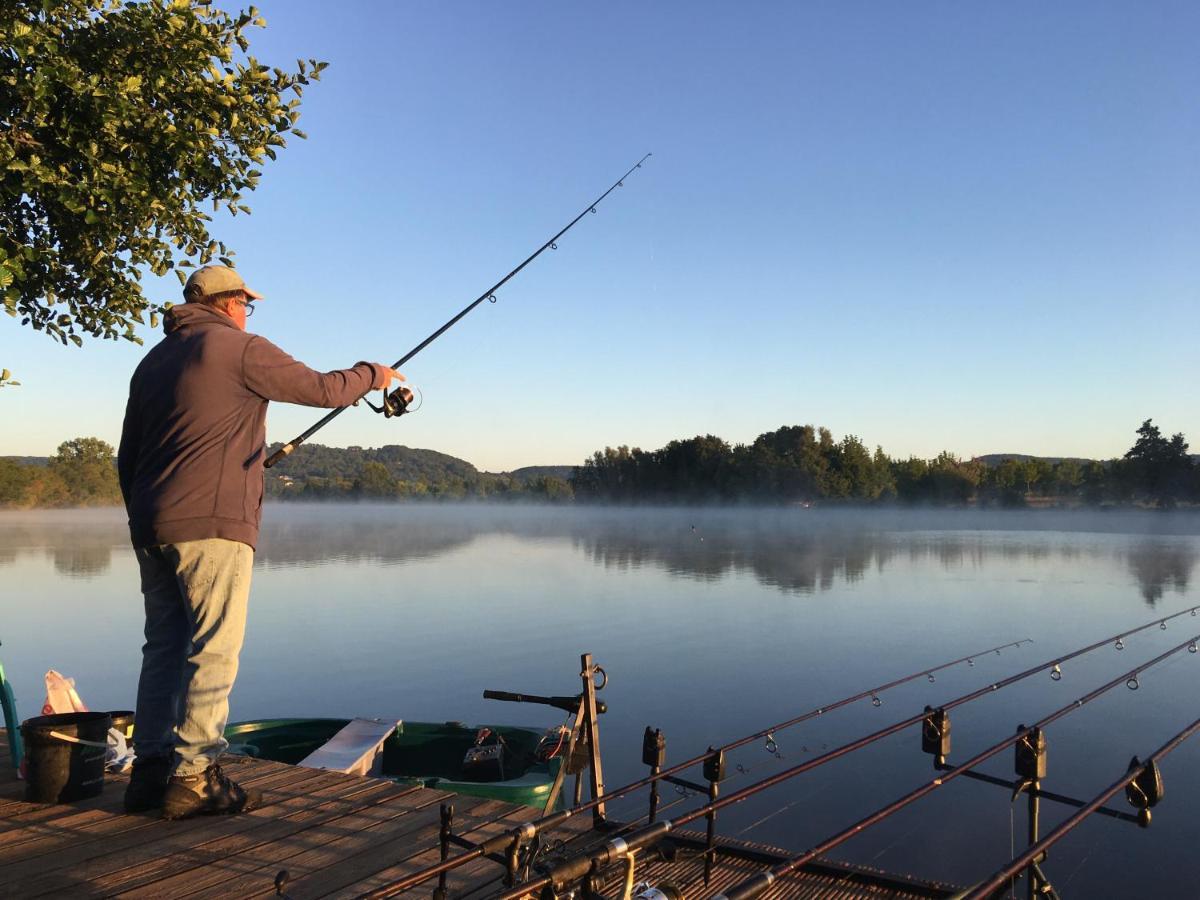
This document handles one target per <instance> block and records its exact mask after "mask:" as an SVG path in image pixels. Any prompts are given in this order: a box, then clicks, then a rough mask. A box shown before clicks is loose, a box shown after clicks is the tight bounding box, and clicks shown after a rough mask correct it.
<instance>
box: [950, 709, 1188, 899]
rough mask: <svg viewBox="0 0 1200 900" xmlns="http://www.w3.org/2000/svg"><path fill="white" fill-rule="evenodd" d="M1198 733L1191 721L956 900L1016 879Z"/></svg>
mask: <svg viewBox="0 0 1200 900" xmlns="http://www.w3.org/2000/svg"><path fill="white" fill-rule="evenodd" d="M1197 731H1200V719H1197V720H1196V721H1194V722H1193V723H1192V724H1191V725H1189V726H1188V727H1187V728H1185V729H1183V731H1181V732H1179V733H1178V734H1177V735H1175V736H1174V737H1173V738H1171V739H1170V740H1169V741H1167V742H1166V743H1165V744H1163V745H1162V746H1161V747H1159V748H1158V749H1157V750H1155V751H1154V752H1153V753H1152V754H1150V756H1149V757H1148V758H1147V760H1146V762H1145V763H1144V765H1143V766H1142V768H1139V769H1135V770H1133V771H1129V772H1126V773H1125V774H1124V775H1122V776H1121V777H1120V778H1118V779H1117V780H1116V781H1114V782H1113V783H1112V784H1110V785H1109V786H1108V787H1107V788H1105V789H1104V790H1103V791H1101V792H1100V793H1099V794H1097V795H1096V796H1095V797H1093V798H1092V800H1091V801H1090V802H1089V803H1088V804H1087V805H1086V806H1084V807H1083V808H1082V809H1081V810H1079V812H1077V813H1075V814H1074V815H1073V816H1070V817H1069V818H1067V819H1065V820H1064V821H1063V822H1062V823H1060V824H1059V825H1058V827H1057V828H1055V829H1054V830H1053V831H1051V832H1050V833H1049V834H1047V835H1046V836H1045V837H1044V838H1042V839H1041V840H1040V841H1038V842H1037V843H1035V844H1034V845H1033V846H1031V847H1029V848H1028V849H1027V850H1026V851H1025V852H1024V853H1022V854H1021V855H1020V856H1018V857H1017V858H1015V859H1013V860H1012V861H1011V862H1010V863H1009V864H1008V865H1006V866H1004V868H1002V869H999V870H997V871H996V872H995V873H993V874H992V875H991V876H990V877H989V878H988V879H987V880H986V881H982V882H980V883H979V884H977V885H975V887H973V888H971V889H970V890H968V891H967V892H965V893H963V894H960V895H959V897H958V898H956V900H983V898H986V897H988V896H990V894H991V893H992V892H993V891H995V890H996V889H997V888H1000V887H1003V886H1004V884H1005V883H1006V882H1007V881H1008V879H1010V878H1011V877H1013V876H1014V875H1016V874H1017V873H1018V872H1020V871H1021V870H1022V869H1024V868H1025V867H1026V866H1028V865H1029V864H1030V863H1031V862H1033V861H1035V860H1037V859H1038V857H1039V856H1040V855H1041V854H1043V853H1045V851H1046V850H1047V849H1048V848H1049V847H1052V846H1053V845H1054V844H1056V843H1058V842H1059V841H1060V840H1062V838H1063V837H1065V836H1066V835H1067V834H1068V833H1069V832H1070V831H1072V830H1073V829H1074V828H1075V827H1077V826H1078V825H1079V824H1080V823H1081V822H1082V821H1083V820H1084V819H1086V818H1087V817H1088V816H1090V815H1091V814H1092V813H1094V812H1096V810H1098V809H1099V808H1100V807H1101V806H1103V805H1104V804H1105V803H1107V802H1108V801H1109V800H1110V799H1112V798H1113V796H1115V795H1116V794H1117V793H1119V792H1120V791H1121V790H1122V789H1123V788H1125V787H1126V786H1127V785H1129V784H1130V783H1132V782H1133V781H1135V780H1136V779H1137V778H1138V777H1139V776H1140V775H1141V774H1142V773H1143V772H1144V771H1145V770H1146V768H1147V767H1149V766H1150V765H1151V764H1152V763H1157V762H1158V761H1159V760H1160V759H1162V758H1163V757H1164V756H1166V755H1167V754H1168V753H1170V752H1171V751H1172V750H1174V749H1175V748H1176V747H1178V746H1179V745H1180V744H1182V743H1183V742H1184V741H1186V740H1187V739H1188V738H1190V737H1191V736H1192V735H1194V734H1195V733H1196V732H1197Z"/></svg>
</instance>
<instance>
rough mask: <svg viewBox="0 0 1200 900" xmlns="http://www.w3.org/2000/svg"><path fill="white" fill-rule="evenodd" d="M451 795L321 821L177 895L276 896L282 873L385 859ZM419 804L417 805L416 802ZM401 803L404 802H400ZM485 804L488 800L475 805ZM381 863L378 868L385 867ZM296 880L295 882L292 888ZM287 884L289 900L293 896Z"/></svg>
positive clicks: (425, 794)
mask: <svg viewBox="0 0 1200 900" xmlns="http://www.w3.org/2000/svg"><path fill="white" fill-rule="evenodd" d="M449 796H451V795H448V794H446V793H445V792H443V791H431V790H425V791H421V792H420V793H419V794H415V795H413V796H412V797H405V798H394V799H393V800H389V801H385V802H383V803H380V804H377V805H375V806H372V807H369V808H364V809H359V810H354V811H352V812H350V813H349V814H347V815H345V816H342V817H340V818H338V819H335V820H332V821H329V822H326V823H323V824H322V825H321V826H320V827H317V828H313V829H309V830H306V831H303V832H300V833H298V834H295V835H292V836H290V837H288V838H285V839H283V840H280V841H277V842H275V843H273V844H272V845H271V846H270V847H263V848H259V849H257V850H255V851H253V852H250V853H242V854H239V855H238V856H236V857H233V858H231V859H229V860H228V861H227V862H228V863H229V865H226V866H224V867H223V872H222V873H219V874H223V880H221V881H219V882H218V883H216V884H210V885H206V886H204V887H203V889H200V890H193V889H192V888H193V885H187V886H186V888H181V889H180V890H179V891H178V892H173V896H175V897H180V896H186V897H190V898H193V900H199V898H201V897H228V896H235V897H252V896H256V895H259V894H263V895H267V896H269V895H270V894H272V893H273V891H274V888H273V882H274V878H275V875H276V873H277V872H278V871H279V870H280V869H287V870H288V872H289V873H290V874H291V875H292V876H293V878H298V877H302V876H303V875H305V874H307V873H311V872H314V871H318V870H320V869H322V868H325V867H328V866H334V865H337V864H338V863H339V862H341V861H343V859H344V858H345V857H347V856H352V855H354V854H357V853H361V852H363V851H364V850H368V849H370V848H373V847H374V848H377V849H378V850H379V852H380V853H381V855H383V854H386V853H388V852H389V849H390V848H389V847H388V846H385V845H386V844H389V843H400V844H401V845H402V846H405V845H408V844H409V843H411V840H412V838H411V835H412V833H413V832H416V831H420V830H421V829H422V828H425V827H427V826H428V825H429V823H431V822H436V821H437V820H438V816H439V813H438V810H439V806H440V804H441V803H442V802H445V801H446V800H447V799H448V797H449ZM414 798H415V799H416V800H419V801H420V803H419V805H415V804H414V802H413V800H414ZM399 800H402V801H403V802H396V801H399ZM476 802H486V801H476ZM384 864H385V862H381V863H380V864H379V866H380V867H381V866H382V865H384ZM294 883H295V882H292V883H291V884H294ZM291 884H290V885H289V888H288V894H289V896H292V897H295V896H296V894H295V893H294V891H293V888H292V886H291Z"/></svg>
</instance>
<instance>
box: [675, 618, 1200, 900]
mask: <svg viewBox="0 0 1200 900" xmlns="http://www.w3.org/2000/svg"><path fill="white" fill-rule="evenodd" d="M1196 640H1200V635H1196V636H1195V637H1193V638H1190V639H1189V640H1186V641H1184V642H1183V643H1181V644H1177V645H1176V646H1174V647H1172V648H1171V649H1169V650H1167V651H1165V652H1163V653H1160V654H1159V655H1158V656H1156V657H1154V658H1153V659H1151V660H1148V661H1146V662H1144V663H1142V664H1141V665H1139V666H1135V667H1134V668H1132V669H1130V670H1129V671H1127V672H1125V673H1123V674H1121V675H1118V676H1117V677H1116V678H1114V679H1112V680H1111V681H1108V682H1105V683H1104V684H1102V685H1101V686H1100V687H1098V688H1096V689H1095V690H1092V691H1090V692H1088V693H1087V694H1084V695H1083V696H1082V697H1080V698H1079V699H1077V700H1073V701H1071V702H1070V703H1068V704H1067V705H1066V706H1061V707H1059V708H1058V709H1056V710H1055V711H1054V712H1052V713H1050V715H1048V716H1045V717H1044V718H1042V719H1040V720H1039V721H1037V722H1035V723H1034V724H1033V725H1030V726H1029V727H1028V728H1023V729H1021V730H1020V731H1018V732H1017V733H1016V734H1014V735H1012V736H1011V737H1008V738H1005V739H1004V740H1002V741H999V742H998V743H995V744H993V745H992V746H991V747H989V748H988V749H986V750H984V751H982V752H980V753H977V754H976V755H975V756H973V757H971V758H970V759H969V760H967V761H966V762H964V763H962V764H961V765H959V766H958V767H956V768H955V769H954V770H953V771H950V772H946V773H945V774H944V775H942V776H940V777H938V778H934V779H933V780H932V781H929V782H926V783H925V784H923V785H921V787H919V788H916V789H915V790H913V791H910V792H909V793H907V794H905V795H904V796H903V797H900V798H899V799H898V800H895V801H893V802H892V803H889V804H888V805H887V806H884V807H882V808H880V809H878V810H876V811H875V812H873V813H871V814H870V815H868V816H865V817H864V818H862V819H859V820H858V821H857V822H855V823H854V824H853V825H851V826H850V827H849V828H846V829H844V830H842V831H839V832H838V833H837V834H835V835H834V836H833V837H831V838H827V839H826V840H824V841H822V842H821V843H820V844H818V845H816V846H815V847H813V848H812V849H811V850H808V851H807V852H805V853H803V854H801V855H800V856H796V857H793V858H792V859H789V860H788V861H787V862H784V863H780V864H779V865H777V866H772V867H771V868H770V869H769V870H768V872H766V873H762V874H759V875H756V876H754V877H753V878H750V879H747V880H746V881H744V882H742V883H741V884H739V885H738V886H737V887H735V888H733V889H732V890H730V891H727V892H726V893H725V894H723V895H719V898H720V900H748V898H750V897H756V896H758V895H759V894H761V893H762V892H763V891H765V890H766V889H767V888H768V887H769V886H770V885H771V883H772V882H773V881H775V880H777V879H778V878H781V877H783V876H785V875H787V874H789V873H791V872H794V871H796V870H797V869H799V868H800V867H801V866H803V865H804V864H805V863H806V862H809V861H811V860H812V859H814V858H815V857H817V856H820V855H821V854H823V853H828V852H829V851H830V850H832V849H833V848H834V847H837V846H838V845H839V844H843V843H845V842H846V841H848V840H849V839H850V838H852V837H855V836H856V835H858V834H860V833H861V832H863V831H864V830H866V829H867V828H869V827H871V826H872V825H874V824H876V823H877V822H880V821H882V820H883V819H885V818H887V817H888V816H890V815H892V814H893V813H896V812H898V811H899V810H901V809H903V808H904V807H906V806H908V805H909V804H910V803H913V802H914V801H916V800H919V799H920V798H922V797H924V796H925V795H926V794H929V793H932V792H933V791H935V790H936V789H937V788H940V787H942V786H943V785H944V784H946V783H947V782H949V781H952V780H953V779H954V778H955V777H957V776H959V775H961V774H962V773H963V772H964V771H966V770H968V769H972V768H974V767H975V766H977V765H979V764H980V763H982V762H985V761H987V760H988V759H991V758H992V757H993V756H995V755H996V754H997V753H1000V752H1001V751H1003V750H1006V749H1007V748H1009V747H1011V746H1012V745H1013V744H1015V743H1016V742H1017V741H1019V740H1021V739H1022V738H1023V737H1025V736H1026V735H1028V734H1029V733H1030V732H1032V731H1033V730H1034V729H1037V728H1045V727H1046V726H1047V725H1049V724H1051V723H1053V722H1056V721H1058V720H1059V719H1061V718H1063V717H1064V716H1067V715H1069V714H1070V713H1072V712H1074V711H1075V710H1077V709H1079V708H1080V707H1082V706H1085V705H1087V704H1088V703H1090V702H1091V701H1092V700H1095V699H1096V698H1097V697H1099V696H1101V695H1102V694H1105V693H1107V692H1108V691H1111V690H1112V689H1113V688H1116V687H1119V686H1121V685H1123V684H1125V683H1126V682H1127V681H1128V680H1129V679H1130V678H1132V677H1133V676H1135V675H1137V674H1138V673H1139V672H1144V671H1145V670H1146V669H1149V668H1151V667H1153V666H1156V665H1158V664H1159V663H1160V662H1162V661H1163V660H1165V659H1167V658H1168V657H1171V656H1174V655H1175V654H1176V653H1180V652H1182V651H1183V650H1185V649H1187V647H1188V645H1189V644H1190V643H1191V642H1192V641H1196ZM1135 774H1136V773H1135ZM753 787H754V786H753V785H751V787H750V788H746V789H744V791H749V790H751V789H752V788H753ZM744 791H743V792H740V793H744ZM747 796H748V795H747ZM731 799H732V796H731V797H730V798H727V800H726V802H728V800H731ZM1104 799H1105V800H1107V799H1108V797H1105V798H1104ZM720 803H721V801H718V803H717V805H719V804H720ZM1089 805H1090V804H1089ZM1076 816H1078V813H1077V814H1076ZM695 818H697V816H696V812H695V811H693V812H691V813H687V814H686V815H684V816H681V817H680V818H679V819H678V820H677V821H678V824H680V825H683V824H686V823H687V822H689V821H693V820H694V819H695ZM1072 818H1075V816H1073V817H1072ZM768 875H769V876H773V877H770V878H768V877H766V876H768Z"/></svg>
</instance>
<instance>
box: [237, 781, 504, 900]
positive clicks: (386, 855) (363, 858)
mask: <svg viewBox="0 0 1200 900" xmlns="http://www.w3.org/2000/svg"><path fill="white" fill-rule="evenodd" d="M464 801H466V802H464ZM511 810H512V806H511V804H507V803H501V802H500V801H495V800H477V799H475V800H473V799H472V798H470V797H462V796H460V797H458V798H456V800H455V809H454V819H455V833H457V834H462V833H464V832H469V831H470V830H471V829H475V828H479V827H481V826H484V825H487V824H488V823H490V822H494V821H496V820H497V819H499V818H501V817H503V816H504V815H507V814H509V813H510V812H511ZM431 812H434V811H432V810H431ZM440 828H441V809H440V804H439V808H438V810H436V815H431V816H430V817H428V818H427V819H426V821H425V822H419V823H418V822H414V823H411V824H410V826H409V827H407V828H406V829H405V830H404V831H402V832H395V833H389V832H386V831H385V832H380V833H379V840H377V841H373V842H371V843H369V844H366V845H364V846H362V847H360V848H359V850H358V852H357V853H348V854H347V855H345V856H343V857H341V858H339V859H337V860H335V861H333V862H332V864H330V865H327V866H321V864H320V863H321V860H307V861H306V862H307V863H308V867H307V870H299V871H298V870H296V869H295V868H294V867H293V866H292V865H291V864H289V866H288V873H289V874H290V875H291V876H292V880H291V881H289V883H288V889H287V893H288V895H289V896H290V897H292V898H293V900H305V898H311V897H324V896H326V895H328V894H330V893H332V892H334V891H336V890H339V889H342V888H345V887H349V886H351V885H356V884H358V883H360V882H361V881H362V880H363V879H364V878H367V877H369V876H371V875H373V874H375V873H376V872H379V871H380V870H381V869H385V868H387V867H388V866H390V865H393V864H395V863H396V862H397V857H399V858H401V859H402V858H404V857H405V856H414V855H416V854H418V853H425V852H428V851H429V849H430V848H431V847H436V846H437V842H438V832H439V830H440ZM251 896H268V895H267V894H263V893H259V894H256V895H251Z"/></svg>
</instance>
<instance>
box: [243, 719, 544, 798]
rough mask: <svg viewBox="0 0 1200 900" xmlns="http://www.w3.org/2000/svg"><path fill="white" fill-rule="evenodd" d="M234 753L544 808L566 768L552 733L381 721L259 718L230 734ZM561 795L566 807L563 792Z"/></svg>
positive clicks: (503, 728) (457, 723)
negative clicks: (560, 773)
mask: <svg viewBox="0 0 1200 900" xmlns="http://www.w3.org/2000/svg"><path fill="white" fill-rule="evenodd" d="M225 738H226V740H228V741H229V745H230V746H229V751H230V752H231V753H240V754H243V755H246V756H251V757H255V758H257V759H269V760H274V761H275V762H281V763H288V764H290V765H304V766H310V767H313V768H320V769H327V770H329V771H339V772H347V773H351V774H357V775H374V776H377V777H382V778H388V779H391V780H392V781H396V782H399V783H401V784H413V785H421V786H423V787H430V788H436V789H437V790H442V791H451V792H453V793H456V794H468V795H470V796H473V797H483V798H486V799H489V800H504V801H507V802H509V803H517V804H520V805H522V806H533V807H538V808H544V807H545V806H546V803H547V800H549V798H550V796H551V790H552V788H553V785H554V781H555V777H556V776H557V775H558V771H559V768H560V767H561V765H562V761H563V760H562V756H561V754H556V750H557V749H559V747H560V746H561V744H562V740H561V736H560V734H559V733H558V732H556V731H555V730H554V729H552V730H551V731H550V732H542V731H540V730H538V729H535V728H523V727H520V726H513V725H489V726H485V727H475V726H470V725H465V724H463V723H461V722H445V723H441V724H438V723H432V722H397V721H395V720H390V721H389V720H377V719H260V720H257V721H251V722H236V723H234V724H231V725H229V726H228V727H227V728H226V729H225ZM556 793H558V796H556V797H555V805H556V806H558V805H561V799H562V795H561V793H559V792H556Z"/></svg>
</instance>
